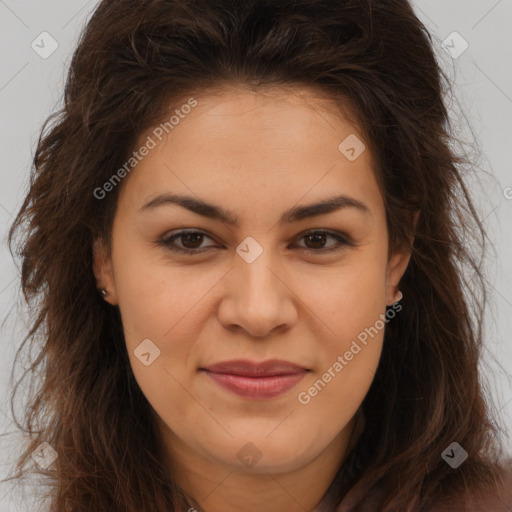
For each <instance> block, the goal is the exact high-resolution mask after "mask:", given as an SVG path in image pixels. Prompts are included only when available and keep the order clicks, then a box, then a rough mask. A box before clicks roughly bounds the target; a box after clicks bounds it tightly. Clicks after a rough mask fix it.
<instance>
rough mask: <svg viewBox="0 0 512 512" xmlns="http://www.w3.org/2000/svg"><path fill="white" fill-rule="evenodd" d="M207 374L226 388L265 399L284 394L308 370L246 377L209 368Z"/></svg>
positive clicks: (246, 396) (248, 396)
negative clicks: (269, 375) (210, 370)
mask: <svg viewBox="0 0 512 512" xmlns="http://www.w3.org/2000/svg"><path fill="white" fill-rule="evenodd" d="M206 374H207V375H208V376H209V377H211V378H212V379H213V380H214V381H215V382H216V383H217V384H219V385H220V386H222V387H223V388H224V389H227V390H228V391H231V392H232V393H234V394H236V395H238V396H243V397H245V398H252V399H254V400H265V399H269V398H275V397H277V396H280V395H283V394H284V393H286V392H287V391H289V390H290V389H292V388H293V387H294V386H295V385H296V384H297V383H298V382H299V381H300V380H301V379H302V377H304V375H305V374H306V372H305V371H304V372H300V373H290V374H286V375H274V376H271V377H245V376H242V375H233V374H231V373H213V372H209V371H207V370H206Z"/></svg>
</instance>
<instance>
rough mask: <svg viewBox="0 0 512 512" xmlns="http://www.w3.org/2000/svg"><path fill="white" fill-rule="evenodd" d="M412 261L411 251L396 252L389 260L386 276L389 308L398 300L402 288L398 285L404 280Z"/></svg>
mask: <svg viewBox="0 0 512 512" xmlns="http://www.w3.org/2000/svg"><path fill="white" fill-rule="evenodd" d="M410 259H411V251H410V250H408V249H407V250H401V251H396V252H394V253H393V254H392V255H391V257H390V258H389V261H388V266H387V275H386V304H387V305H388V306H392V305H393V304H394V303H395V302H396V300H397V293H398V290H399V288H400V287H399V286H398V283H399V282H400V279H402V276H403V275H404V273H405V270H406V268H407V265H408V264H409V261H410Z"/></svg>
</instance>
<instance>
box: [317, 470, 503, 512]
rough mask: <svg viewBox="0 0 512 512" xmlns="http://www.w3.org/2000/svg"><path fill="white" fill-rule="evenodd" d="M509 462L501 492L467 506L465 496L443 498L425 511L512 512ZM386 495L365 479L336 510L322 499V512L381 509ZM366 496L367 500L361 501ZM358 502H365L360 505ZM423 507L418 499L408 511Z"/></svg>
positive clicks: (470, 501) (472, 499) (473, 498)
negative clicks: (370, 485) (367, 483)
mask: <svg viewBox="0 0 512 512" xmlns="http://www.w3.org/2000/svg"><path fill="white" fill-rule="evenodd" d="M508 464H509V466H508V468H506V469H505V473H504V481H503V485H502V486H501V488H500V491H499V492H498V493H497V494H494V493H489V494H487V495H480V496H469V497H468V500H467V505H465V504H464V501H465V500H464V499H462V498H463V497H461V496H460V495H459V496H456V495H452V496H448V497H444V498H443V499H442V501H440V502H436V503H435V504H434V505H431V506H430V507H429V508H428V509H424V510H423V511H422V512H512V461H511V462H509V463H508ZM383 494H384V492H383V489H382V488H380V489H372V490H371V491H369V490H368V488H367V487H366V486H365V484H364V483H363V482H359V483H357V484H355V485H354V486H353V487H352V488H351V489H350V490H349V492H348V493H346V495H345V497H344V498H343V500H342V502H341V503H340V504H339V505H338V507H337V508H336V509H335V511H333V510H332V509H331V510H329V508H328V506H327V503H326V501H324V500H322V502H321V503H320V504H319V507H318V512H328V511H329V512H377V511H378V510H379V503H380V501H381V498H382V496H383ZM363 497H364V501H362V502H361V500H362V498H363ZM322 503H323V505H322ZM357 503H361V504H360V505H357ZM419 510H420V509H419V507H418V503H417V501H415V502H413V503H411V504H410V506H409V507H408V510H407V512H419ZM316 511H317V509H316V508H315V512H316Z"/></svg>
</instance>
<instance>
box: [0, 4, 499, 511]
mask: <svg viewBox="0 0 512 512" xmlns="http://www.w3.org/2000/svg"><path fill="white" fill-rule="evenodd" d="M223 84H235V85H236V84H245V85H249V86H251V87H254V88H255V89H257V88H258V87H262V86H266V85H276V86H287V85H292V86H293V85H302V86H310V87H314V88H316V89H317V90H321V91H323V92H324V93H325V94H326V95H327V96H328V97H330V98H332V99H334V100H335V101H337V102H339V103H340V105H343V104H346V103H347V102H348V103H349V104H350V105H351V106H352V107H353V110H354V112H356V113H357V118H358V122H359V123H360V124H361V126H362V127H363V129H364V132H365V135H366V138H367V140H368V141H369V144H370V146H371V151H372V154H373V156H374V159H375V162H376V164H375V173H376V177H377V179H378V182H379V184H380V186H381V190H382V194H383V197H384V201H385V205H386V215H387V224H388V230H389V238H390V251H392V250H394V249H396V248H398V247H400V246H403V245H404V244H406V245H407V246H409V247H410V248H411V250H412V257H411V261H410V264H409V267H408V269H407V271H406V273H405V275H404V277H403V279H402V281H401V283H400V288H401V290H402V291H403V294H404V297H405V299H404V301H403V309H402V311H401V313H400V314H399V315H397V317H396V318H395V319H394V321H393V322H391V323H390V324H389V325H388V326H387V327H386V332H385V341H384V348H383V353H382V357H381V361H380V365H379V368H378V371H377V373H376V376H375V379H374V382H373V384H372V386H371V389H370V390H369V392H368V394H367V396H366V398H365V400H364V403H363V407H364V411H365V416H366V427H365V430H364V433H363V435H362V437H361V439H360V441H359V444H361V443H364V447H365V450H366V453H367V454H369V455H368V456H367V460H366V461H365V467H364V471H363V472H362V474H361V475H360V476H361V478H364V479H365V481H366V482H368V483H370V484H372V485H373V484H375V485H377V484H378V485H380V486H382V488H383V489H385V492H384V494H383V497H382V502H381V504H380V508H379V510H385V511H387V510H389V511H391V510H392V511H406V510H410V507H411V504H413V503H416V504H419V505H426V504H429V503H432V502H433V501H434V500H435V499H439V498H440V497H442V496H443V493H444V492H445V491H446V490H447V489H450V490H452V491H457V490H458V491H460V492H461V493H463V494H464V493H466V491H467V492H469V490H470V489H472V490H473V491H474V490H478V489H481V490H482V491H484V490H492V489H495V488H497V485H498V483H499V480H500V473H499V465H498V464H497V460H498V455H499V453H500V452H499V443H498V437H497V435H496V434H497V429H496V426H495V424H494V420H493V419H492V417H491V415H490V413H489V405H488V403H487V402H486V400H485V397H484V394H483V386H482V383H481V377H480V375H479V371H478V362H479V359H480V353H481V350H482V320H483V311H484V306H485V299H486V286H485V280H484V277H483V274H482V268H481V263H482V258H481V254H482V251H483V248H484V245H485V243H484V242H485V232H484V230H483V227H482V224H481V222H480V220H479V219H478V216H477V215H476V213H475V210H474V208H473V206H472V202H471V199H470V197H469V195H468V193H467V190H466V188H465V186H464V182H463V180H462V172H463V171H462V170H463V169H464V165H465V164H466V163H467V162H466V160H465V159H464V157H463V156H461V155H457V154H455V152H454V149H453V146H452V145H451V141H452V135H451V134H450V124H449V119H448V115H447V110H446V106H445V104H444V102H443V98H444V95H445V93H446V91H447V90H448V89H449V80H448V79H447V77H446V76H445V74H444V73H443V72H442V70H441V69H440V66H439V64H438V62H437V61H436V58H435V55H434V52H433V49H432V40H431V37H430V35H429V34H428V32H427V30H426V29H425V27H424V26H423V25H422V23H421V22H420V21H419V20H418V18H417V17H416V16H415V14H414V12H413V10H412V8H411V6H410V5H409V3H408V1H407V0H379V1H378V2H372V1H371V0H316V1H315V0H180V1H177V0H142V1H141V0H137V1H135V0H116V1H113V0H103V1H102V2H101V3H100V4H99V6H98V7H97V9H96V10H95V12H94V14H93V16H92V17H91V19H90V21H89V22H88V24H87V26H86V28H85V30H84V32H83V33H82V35H81V38H80V41H79V45H78V48H77V49H76V51H75V53H74V55H73V59H72V62H71V65H70V69H69V75H68V78H67V83H66V87H65V97H64V104H63V106H62V108H61V109H60V110H59V111H58V112H56V113H55V114H53V115H52V116H51V117H50V118H49V119H48V120H47V121H46V123H45V125H44V126H43V128H42V130H41V135H40V137H39V141H38V144H37V150H36V153H35V157H34V162H33V168H32V172H31V180H30V189H29V191H28V194H27V196H26V198H25V200H24V202H23V204H22V206H21V209H20V211H19V213H18V215H17V217H16V219H15V221H14V223H13V225H12V226H11V230H10V232H9V244H10V247H11V251H12V247H13V245H14V244H13V242H14V239H15V236H16V234H17V233H18V230H19V228H21V227H24V228H25V230H24V232H23V236H22V237H21V240H20V241H19V243H17V245H16V250H17V253H18V255H20V256H21V258H22V268H21V284H22V290H23V294H24V297H25V300H26V301H27V303H28V304H29V305H31V306H32V307H33V308H35V311H36V316H35V317H34V320H33V324H32V325H31V329H30V331H29V333H28V335H27V336H26V338H25V339H24V341H23V344H22V347H21V349H20V351H21V350H22V349H27V350H28V347H29V346H30V345H31V344H33V345H34V346H36V347H37V348H38V349H39V352H38V354H37V356H36V357H35V358H34V359H33V361H32V363H33V364H32V365H31V367H30V368H29V370H28V371H27V372H26V375H25V377H30V376H33V377H36V376H37V377H38V378H41V377H42V381H41V382H40V384H39V385H38V387H37V389H36V390H35V393H34V394H33V396H32V399H31V402H30V404H29V407H28V408H27V411H26V417H25V418H23V420H21V421H19V425H20V427H22V428H24V429H25V431H26V432H29V433H31V435H32V441H31V444H30V446H29V447H28V449H27V450H26V452H25V453H24V454H23V456H22V457H21V458H20V461H19V465H18V470H19V471H20V472H22V471H24V470H27V463H29V462H31V460H30V454H31V453H32V451H33V450H34V449H35V448H36V447H37V446H39V445H40V443H42V442H48V443H49V444H50V445H51V446H52V447H53V449H55V450H56V452H57V453H58V458H57V459H56V461H55V462H54V466H53V468H54V470H52V471H48V472H47V475H48V479H49V480H48V481H49V482H50V484H51V486H52V508H51V510H52V511H55V512H64V511H66V510H73V511H74V512H81V511H91V510H95V511H112V510H115V511H126V512H140V511H141V510H143V511H169V510H176V511H178V510H186V507H187V505H186V502H185V499H184V495H183V493H182V491H181V490H180V489H179V488H178V487H177V486H176V485H175V484H174V483H173V482H172V480H171V479H170V476H169V474H168V472H167V471H166V468H165V465H164V463H163V456H162V447H161V445H160V441H159V438H158V436H157V435H156V432H155V430H154V426H153V424H152V421H151V408H150V406H149V404H148V401H147V400H146V398H145V397H144V395H143V394H142V392H141V390H140V389H139V387H138V385H137V383H136V381H135V379H134V376H133V374H132V371H131V368H130V364H129V361H128V357H127V353H126V348H125V345H124V338H123V329H122V323H121V319H120V315H119V311H118V309H117V308H115V307H112V306H110V305H109V304H107V303H106V302H105V301H103V300H102V298H101V296H100V294H99V293H98V290H97V289H96V284H95V279H94V275H93V271H92V248H93V243H94V240H95V239H96V238H98V237H102V238H103V239H104V240H105V241H107V243H108V242H109V241H110V236H111V227H112V221H113V218H114V214H115V209H116V203H117V195H118V189H119V187H114V188H113V190H112V191H110V192H109V193H108V194H106V195H105V197H104V198H102V199H98V197H97V195H98V194H96V195H95V194H94V191H95V190H97V189H98V187H102V186H103V184H104V183H106V182H107V181H108V180H109V179H110V178H111V177H112V175H113V174H114V173H115V171H116V170H117V169H119V168H120V167H121V166H122V165H123V163H124V162H126V160H127V158H129V156H130V155H131V153H132V151H133V150H134V145H135V142H136V140H137V138H138V136H139V135H140V134H141V133H142V132H143V131H144V130H145V129H147V128H148V127H151V126H155V124H156V123H157V122H160V121H161V120H162V119H164V118H166V117H168V113H169V111H170V110H171V109H170V108H169V105H170V104H173V105H174V106H179V102H178V100H181V99H182V98H184V97H185V98H186V97H190V96H193V95H194V93H196V92H197V93H200V92H208V91H212V90H214V89H215V88H222V86H223ZM134 172H136V170H135V171H134ZM417 212H420V215H419V218H418V221H417V224H416V226H414V223H413V218H414V215H415V214H416V213H417ZM411 241H413V242H411ZM474 249H476V250H477V252H474ZM38 382H39V381H38ZM15 397H16V394H15V395H14V396H13V400H14V399H15ZM454 441H456V442H458V443H459V444H460V445H461V446H462V447H463V448H464V449H465V450H466V451H467V452H468V454H469V458H468V459H467V461H465V462H464V463H463V464H462V465H461V466H460V467H459V468H457V469H452V468H451V467H450V466H449V465H448V464H447V463H446V462H445V461H444V460H443V459H442V458H441V453H442V452H443V450H445V449H446V448H447V447H448V446H449V445H450V444H451V443H452V442H454ZM361 499H362V500H364V498H361Z"/></svg>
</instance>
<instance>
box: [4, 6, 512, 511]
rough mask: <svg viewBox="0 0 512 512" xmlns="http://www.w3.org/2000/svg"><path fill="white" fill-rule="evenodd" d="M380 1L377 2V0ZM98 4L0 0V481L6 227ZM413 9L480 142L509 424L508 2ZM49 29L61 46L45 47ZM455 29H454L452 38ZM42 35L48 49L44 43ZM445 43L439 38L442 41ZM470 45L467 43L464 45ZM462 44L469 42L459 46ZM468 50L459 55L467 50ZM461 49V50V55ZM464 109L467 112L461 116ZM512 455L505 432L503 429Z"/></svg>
mask: <svg viewBox="0 0 512 512" xmlns="http://www.w3.org/2000/svg"><path fill="white" fill-rule="evenodd" d="M377 1H378V0H377ZM97 3H98V2H97V1H96V0H94V1H92V0H91V1H88V2H87V1H85V0H66V1H63V0H62V1H35V0H34V1H28V0H0V44H1V49H2V52H1V55H2V62H1V74H0V104H1V113H2V116H1V122H0V130H1V141H2V159H1V163H2V165H1V170H0V173H1V174H0V180H1V186H0V226H1V235H2V245H1V246H0V321H1V322H3V323H1V324H0V329H1V335H0V353H1V357H0V432H2V433H4V435H3V436H0V478H2V477H4V476H5V475H6V474H7V472H8V470H9V468H10V467H11V466H10V465H11V462H12V460H14V455H15V454H16V452H17V451H19V442H20V435H19V434H15V430H16V429H15V427H14V425H13V423H12V421H11V411H10V406H9V404H8V394H9V390H10V388H9V378H10V373H11V368H12V362H13V356H14V352H15V349H16V347H17V345H18V344H19V342H20V341H21V339H22V336H23V334H24V333H25V332H26V328H27V323H26V312H25V310H24V308H23V304H22V303H21V301H19V300H18V293H19V285H18V280H17V269H16V265H15V263H14V262H13V261H12V258H11V255H10V253H9V251H8V249H7V245H6V233H7V229H8V226H9V225H10V223H11V222H12V220H13V216H14V214H15V212H16V211H17V209H18V208H19V206H20V204H21V201H22V199H23V197H24V194H25V193H26V190H27V185H28V173H29V168H30V164H31V159H32V156H33V153H34V149H35V144H36V141H37V137H38V135H39V130H40V128H41V125H42V123H43V121H44V120H45V119H46V117H47V116H48V115H49V114H50V113H51V112H52V111H53V110H54V109H55V107H56V106H57V105H58V104H59V102H60V100H61V97H62V93H63V87H64V79H65V73H66V69H67V67H68V65H69V62H70V59H71V55H72V52H73V50H74V47H75V44H76V42H77V38H78V34H79V32H80V29H81V28H82V27H83V25H84V24H85V22H86V21H87V19H88V17H89V15H90V14H91V12H92V11H93V10H94V8H95V6H96V5H97ZM413 5H414V7H415V9H416V12H417V13H418V16H419V17H420V19H421V20H422V21H423V22H424V23H425V24H426V26H427V28H428V29H429V30H430V32H431V34H432V35H433V36H434V38H435V41H436V47H437V51H438V54H439V58H440V60H441V62H442V64H443V68H444V69H445V70H446V72H447V73H448V75H449V76H450V77H451V78H452V80H454V82H455V84H456V86H455V89H454V92H455V97H451V98H450V100H449V106H450V108H451V111H452V116H453V121H454V127H455V128H456V130H457V131H458V134H460V135H461V136H462V137H463V138H464V140H466V141H467V142H468V143H470V144H471V143H473V142H474V140H473V137H474V138H475V140H476V141H477V144H478V145H477V146H476V149H477V150H480V151H481V158H480V160H479V161H478V162H477V163H478V165H479V167H481V169H482V171H480V172H479V173H478V176H477V177H476V178H472V179H471V181H470V182H469V185H470V188H471V190H472V193H473V194H474V195H475V198H476V203H477V205H478V208H479V211H480V215H481V218H483V219H484V223H485V226H486V228H487V229H488V232H489V234H490V236H491V239H492V240H493V241H494V243H495V251H494V252H491V253H490V257H489V260H488V263H487V268H488V281H489V282H488V284H489V286H490V290H491V292H492V297H491V304H490V307H489V310H488V314H487V322H486V339H487V344H486V349H485V358H484V361H483V369H484V375H485V376H486V382H487V387H488V389H489V392H490V393H491V394H492V395H493V397H494V401H495V414H496V417H500V418H502V421H503V424H504V426H505V427H506V428H507V429H508V430H509V431H510V429H511V427H512V385H511V381H512V378H511V377H512V339H511V335H510V333H511V331H512V321H511V318H512V286H511V285H512V228H511V221H512V172H511V167H510V159H511V154H510V149H511V148H512V65H511V62H512V59H511V57H512V55H511V54H512V52H511V48H512V32H511V30H510V27H511V26H512V0H498V1H497V0H417V1H414V2H413ZM42 32H48V33H49V34H50V35H51V37H52V38H53V39H54V40H55V41H56V42H57V43H58V48H57V49H56V51H55V52H54V53H52V54H51V55H50V56H49V57H48V58H42V57H41V56H40V55H39V54H38V53H37V52H36V51H35V50H34V49H33V48H32V47H31V45H32V43H33V41H35V43H34V44H36V43H37V44H39V48H37V47H36V48H37V50H38V51H39V53H41V52H44V51H49V50H50V49H51V40H50V39H49V38H48V36H40V34H41V33H42ZM454 32H457V33H458V34H460V36H458V35H457V34H455V35H454V34H453V33H454ZM42 38H43V39H44V48H42V46H43V43H41V39H42ZM443 41H444V42H443ZM464 41H466V43H464ZM466 44H467V45H468V47H467V49H465V46H466ZM464 49H465V51H464V52H463V53H461V52H462V51H463V50H464ZM459 54H460V55H459ZM461 112H462V113H463V115H461ZM503 437H504V439H505V443H506V447H507V450H508V452H509V453H512V441H511V440H510V435H508V434H506V433H504V434H503ZM17 492H18V494H20V492H19V491H16V489H13V487H12V485H11V484H0V510H1V511H2V512H4V511H5V512H11V511H15V510H26V505H25V506H23V507H22V508H19V507H20V505H19V503H18V502H19V497H18V498H16V493H17Z"/></svg>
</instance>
